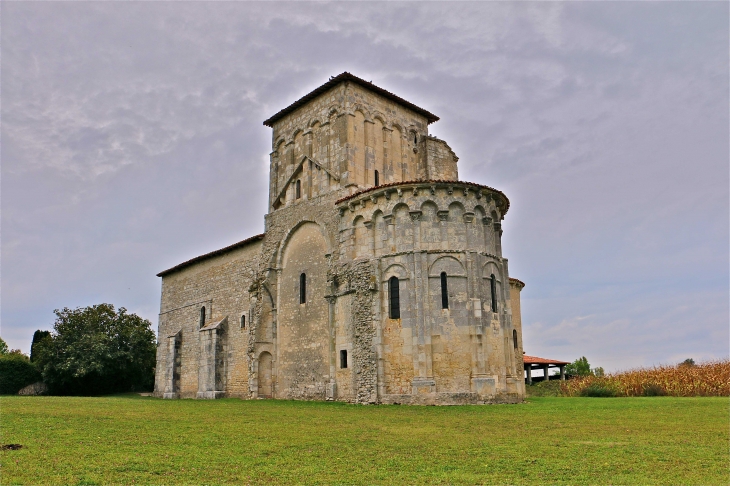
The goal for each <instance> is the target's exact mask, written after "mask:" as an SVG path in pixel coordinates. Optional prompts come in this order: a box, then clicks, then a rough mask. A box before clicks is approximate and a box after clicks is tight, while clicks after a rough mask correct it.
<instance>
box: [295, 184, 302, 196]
mask: <svg viewBox="0 0 730 486" xmlns="http://www.w3.org/2000/svg"><path fill="white" fill-rule="evenodd" d="M300 197H302V181H300V180H297V187H296V198H297V199H299V198H300Z"/></svg>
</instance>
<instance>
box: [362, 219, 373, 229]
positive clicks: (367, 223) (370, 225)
mask: <svg viewBox="0 0 730 486" xmlns="http://www.w3.org/2000/svg"><path fill="white" fill-rule="evenodd" d="M362 224H363V225H365V227H366V228H367V229H372V228H373V220H370V221H363V222H362Z"/></svg>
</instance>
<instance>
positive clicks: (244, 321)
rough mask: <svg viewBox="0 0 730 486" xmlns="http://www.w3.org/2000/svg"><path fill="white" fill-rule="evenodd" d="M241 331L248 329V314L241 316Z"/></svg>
mask: <svg viewBox="0 0 730 486" xmlns="http://www.w3.org/2000/svg"><path fill="white" fill-rule="evenodd" d="M241 329H246V314H243V315H242V316H241Z"/></svg>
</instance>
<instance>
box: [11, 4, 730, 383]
mask: <svg viewBox="0 0 730 486" xmlns="http://www.w3.org/2000/svg"><path fill="white" fill-rule="evenodd" d="M0 10H1V11H0V15H1V17H0V20H1V23H2V25H1V27H2V33H1V39H0V41H1V49H2V52H1V57H0V60H1V66H0V67H1V79H0V81H1V83H2V85H1V89H2V91H1V96H0V102H1V115H2V120H1V121H2V126H1V128H2V131H1V136H2V139H1V141H2V145H1V148H2V151H1V153H0V156H1V162H2V179H1V184H2V186H1V189H2V192H1V197H2V201H1V202H2V214H1V217H2V221H1V222H2V227H1V230H2V232H1V235H0V236H1V243H2V267H1V268H2V274H1V275H2V282H1V283H2V287H1V290H2V294H1V298H2V302H1V303H2V307H1V312H2V315H1V317H2V327H1V329H0V332H1V335H2V337H3V338H4V339H5V340H6V341H7V342H8V343H9V345H10V346H11V347H13V348H20V349H22V350H24V351H26V352H27V351H28V350H29V348H30V340H31V337H32V334H33V331H35V330H36V329H50V328H51V327H52V326H53V321H54V315H53V310H54V309H56V308H62V307H77V306H86V305H91V304H96V303H101V302H109V303H113V304H115V305H116V306H124V307H127V308H128V309H129V310H130V311H133V312H136V313H138V314H140V315H141V316H143V317H145V318H147V319H149V320H150V321H152V322H153V325H154V328H155V329H156V327H157V313H158V310H159V298H160V295H159V294H160V279H159V278H157V277H155V274H156V273H158V272H159V271H161V270H163V269H166V268H169V267H171V266H173V265H175V264H177V263H180V262H181V261H184V260H187V259H189V258H191V257H193V256H196V255H199V254H202V253H206V252H208V251H212V250H215V249H217V248H220V247H223V246H226V245H229V244H231V243H234V242H236V241H239V240H241V239H244V238H246V237H248V236H251V235H254V234H257V233H260V232H262V231H263V215H264V212H265V211H266V198H267V194H266V191H267V166H268V153H269V151H270V144H271V140H270V129H268V128H266V127H264V126H263V125H262V121H263V120H264V119H266V118H267V117H269V116H270V115H272V114H274V113H275V112H277V111H278V110H279V109H281V108H283V107H284V106H287V105H288V104H289V103H291V102H293V101H294V100H296V99H297V98H299V97H300V96H302V95H304V94H305V93H307V92H308V91H310V90H312V89H314V88H315V87H317V86H319V85H320V84H322V83H324V82H326V81H327V80H328V79H329V77H330V76H333V75H336V74H339V73H341V72H343V71H350V72H352V73H353V74H356V75H357V76H360V77H362V78H365V79H367V80H372V81H373V83H375V84H377V85H379V86H381V87H383V88H385V89H388V90H390V91H392V92H395V93H396V94H398V95H400V96H402V97H403V98H406V99H408V100H409V101H412V102H413V103H416V104H417V105H419V106H423V107H424V108H426V109H428V110H429V111H431V112H433V113H436V114H437V115H438V116H440V117H441V121H439V122H437V123H436V124H434V125H432V126H431V133H433V134H434V135H437V136H438V137H440V138H443V139H445V140H447V141H448V143H449V144H450V145H451V147H452V148H453V149H454V151H455V152H456V153H457V155H458V156H459V157H460V160H459V170H460V177H461V179H463V180H469V181H473V182H478V183H481V184H487V185H490V186H493V187H496V188H499V189H500V190H502V191H504V192H505V193H506V194H507V195H508V196H509V198H510V200H511V204H512V205H511V209H510V211H509V213H508V214H507V217H506V220H505V222H504V240H503V248H504V254H505V256H506V257H507V258H509V262H510V272H511V275H512V276H514V277H517V278H519V279H521V280H523V281H524V282H526V284H527V286H526V287H525V289H524V291H523V293H522V299H523V300H522V305H523V323H524V324H523V325H524V342H525V350H526V352H527V354H531V355H537V356H543V357H548V358H554V359H564V360H571V361H572V360H574V359H575V358H577V357H579V356H582V355H585V356H586V357H588V360H589V361H590V363H591V364H592V365H593V366H603V367H604V368H606V369H607V370H617V369H623V368H628V367H633V366H641V365H652V364H659V363H673V362H677V361H679V360H683V359H685V358H689V357H692V358H694V359H695V360H703V359H712V358H719V357H724V356H728V352H729V344H728V342H729V339H730V338H729V331H728V320H729V309H728V291H729V290H730V289H729V284H728V280H729V274H728V267H729V261H728V244H729V241H728V233H729V228H728V220H729V219H730V214H729V209H728V207H729V205H730V201H729V194H730V191H729V189H728V187H729V174H728V147H729V145H730V141H729V139H728V132H729V127H728V104H729V100H728V71H729V66H728V45H729V39H728V3H727V2H698V3H695V2H667V3H662V2H651V3H632V2H597V3H588V2H586V3H583V2H560V3H510V2H494V3H459V2H448V3H437V2H434V3H375V2H368V3H320V2H318V3H303V2H297V3H278V2H266V3H230V2H225V3H223V2H221V3H216V2H205V3H159V2H154V3H151V2H150V3H145V2H132V3H106V2H88V3H87V2H83V3H63V2H2V3H1V4H0Z"/></svg>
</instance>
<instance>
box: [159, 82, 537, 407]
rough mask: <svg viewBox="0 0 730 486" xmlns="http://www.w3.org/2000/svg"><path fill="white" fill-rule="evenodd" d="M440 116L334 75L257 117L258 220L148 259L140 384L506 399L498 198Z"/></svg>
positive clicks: (180, 394)
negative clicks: (152, 296)
mask: <svg viewBox="0 0 730 486" xmlns="http://www.w3.org/2000/svg"><path fill="white" fill-rule="evenodd" d="M438 119H439V118H438V117H437V116H436V115H434V114H432V113H430V112H429V111H426V110H425V109H423V108H420V107H418V106H416V105H414V104H413V103H410V102H408V101H406V100H404V99H402V98H400V97H398V96H396V95H395V94H393V93H391V92H389V91H386V90H385V89H383V88H379V87H377V86H375V85H374V84H372V83H371V82H368V81H365V80H363V79H360V78H358V77H356V76H353V75H352V74H350V73H347V72H345V73H343V74H340V75H339V76H335V77H332V78H330V80H329V81H328V82H326V83H325V84H323V85H322V86H320V87H319V88H317V89H315V90H314V91H312V92H311V93H309V94H307V95H306V96H304V97H302V98H301V99H299V100H298V101H296V102H294V103H292V104H291V105H289V106H288V107H286V108H284V109H283V110H281V111H279V112H278V113H276V114H275V115H274V116H272V117H271V118H269V119H268V120H266V121H265V122H264V125H266V126H267V127H270V128H271V129H272V130H273V134H272V142H273V143H272V152H271V155H270V166H269V171H270V172H269V173H270V175H269V204H268V214H267V215H266V216H265V217H264V220H265V233H264V234H260V235H256V236H252V237H251V238H248V239H246V240H243V241H240V242H238V243H234V244H232V245H230V246H227V247H225V248H221V249H220V250H216V251H213V252H211V253H207V254H205V255H201V256H198V257H195V258H193V259H191V260H188V261H186V262H184V263H181V264H179V265H177V266H175V267H173V268H170V269H168V270H165V271H163V272H160V273H159V274H158V276H159V277H162V299H161V304H160V317H159V334H158V351H157V371H156V377H155V395H156V396H159V397H164V398H218V397H240V398H246V399H249V398H279V399H297V400H340V401H346V402H353V403H363V404H376V403H399V404H444V405H447V404H467V403H515V402H519V401H521V400H522V399H523V397H524V393H525V388H524V380H523V358H522V356H523V351H522V329H521V321H520V290H521V289H522V287H523V286H524V284H522V283H521V282H520V281H519V280H516V279H510V278H509V273H508V268H507V259H506V258H503V256H502V245H501V235H502V229H501V221H502V220H503V219H504V217H505V214H506V213H507V210H508V209H509V200H508V199H507V197H506V196H505V195H504V194H503V193H502V192H500V191H498V190H497V189H493V188H491V187H487V186H485V185H481V184H477V183H474V182H464V181H459V177H458V170H457V161H458V158H457V157H456V155H455V154H454V152H453V151H452V150H451V148H450V147H449V145H448V144H447V143H446V142H444V141H443V140H440V139H438V138H436V137H433V136H430V135H429V133H428V126H429V124H431V123H433V122H435V121H437V120H438Z"/></svg>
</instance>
